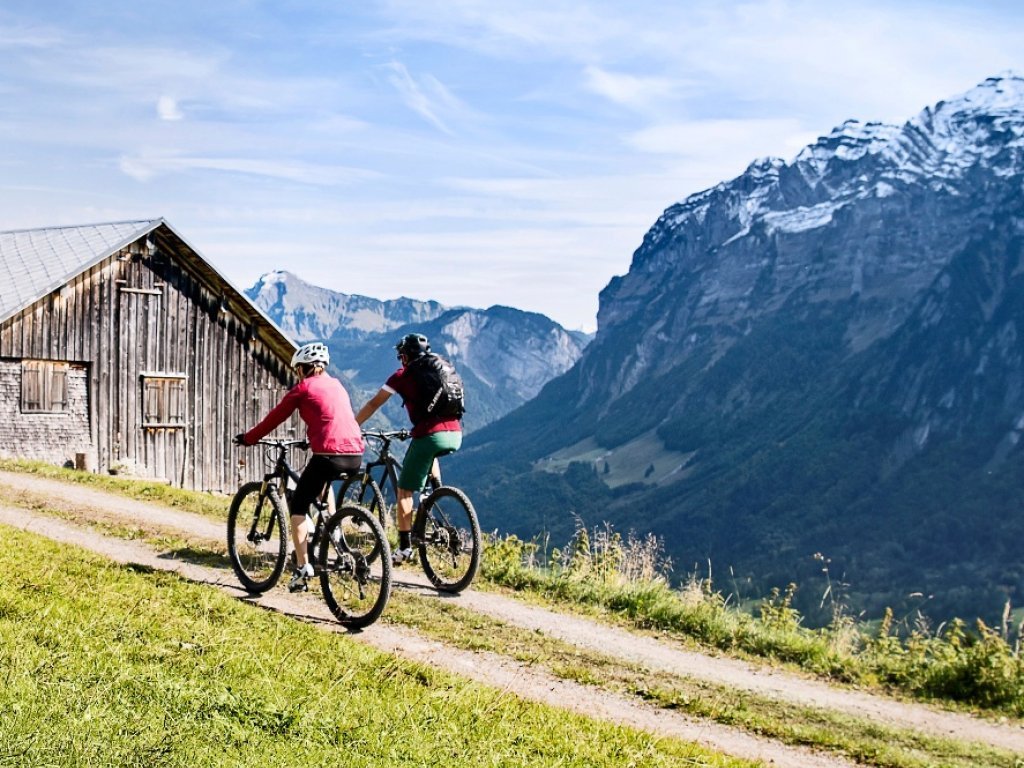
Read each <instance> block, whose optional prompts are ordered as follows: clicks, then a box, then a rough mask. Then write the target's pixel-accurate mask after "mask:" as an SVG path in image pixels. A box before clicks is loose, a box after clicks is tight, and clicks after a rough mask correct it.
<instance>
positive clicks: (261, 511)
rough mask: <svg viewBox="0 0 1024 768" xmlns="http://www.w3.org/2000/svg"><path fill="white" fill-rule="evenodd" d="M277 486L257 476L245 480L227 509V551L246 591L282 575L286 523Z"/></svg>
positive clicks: (267, 584) (259, 589) (262, 588)
mask: <svg viewBox="0 0 1024 768" xmlns="http://www.w3.org/2000/svg"><path fill="white" fill-rule="evenodd" d="M285 521H286V514H285V509H284V503H283V502H282V501H281V496H280V494H278V492H277V488H275V487H274V486H273V485H268V486H267V490H266V493H264V492H263V483H262V482H260V481H258V480H256V481H253V482H251V483H246V484H245V485H243V486H242V487H241V488H239V489H238V492H237V493H236V494H235V496H234V498H233V499H232V500H231V508H230V509H229V510H228V555H229V557H230V559H231V567H232V569H233V570H234V572H235V575H236V576H237V577H238V580H239V581H240V582H241V583H242V586H243V587H244V588H245V589H246V590H247V591H249V592H255V593H260V592H266V591H267V590H268V589H270V588H271V587H273V586H274V585H275V584H276V583H277V580H278V579H280V578H281V573H282V572H283V571H284V564H285V559H286V558H287V556H288V537H287V531H288V526H287V523H286V522H285Z"/></svg>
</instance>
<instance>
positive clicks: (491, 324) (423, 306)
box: [247, 272, 588, 431]
mask: <svg viewBox="0 0 1024 768" xmlns="http://www.w3.org/2000/svg"><path fill="white" fill-rule="evenodd" d="M247 293H248V295H249V296H250V298H252V299H253V301H254V302H255V303H256V304H257V306H259V307H260V308H261V309H263V310H264V311H265V312H266V313H267V314H268V315H269V316H270V317H271V318H272V319H273V320H274V321H275V322H276V323H277V324H278V325H280V326H281V327H282V329H284V330H285V331H286V332H287V333H288V334H289V335H291V336H292V338H294V339H296V340H299V341H306V340H311V339H322V340H324V341H325V342H326V343H327V345H328V346H329V347H330V349H331V360H332V364H333V365H334V367H335V369H336V371H337V372H339V373H340V374H341V375H342V376H343V377H344V378H345V379H346V380H347V381H348V382H349V383H350V384H351V385H352V386H353V387H354V388H355V389H356V394H358V398H357V399H358V400H362V399H365V398H366V397H368V396H370V395H371V394H372V393H373V392H376V391H377V389H378V388H379V387H380V385H381V384H383V383H384V381H385V379H386V378H387V377H388V376H389V375H390V374H391V373H392V372H393V371H394V370H395V367H396V365H397V363H396V361H395V353H394V345H395V342H396V341H397V340H398V339H399V338H401V336H403V335H404V334H406V333H413V332H416V333H423V334H425V335H426V336H427V337H428V338H429V339H430V343H431V347H432V348H433V349H434V351H436V352H439V353H440V354H443V355H445V356H446V357H449V358H450V359H451V360H453V361H454V362H455V363H456V365H457V367H458V369H459V372H460V374H461V375H462V376H463V378H464V379H465V380H466V389H467V407H468V410H467V414H466V418H465V420H464V425H465V426H466V428H467V431H469V430H472V429H475V428H478V427H481V426H483V425H485V424H487V423H489V422H491V421H493V420H494V419H496V418H498V417H499V416H503V415H504V414H506V413H508V412H509V411H511V410H513V409H514V408H516V407H518V406H520V405H522V404H523V403H524V402H526V401H527V400H529V399H530V398H532V397H534V396H535V395H536V394H537V393H538V392H539V391H540V389H541V388H542V387H543V386H544V384H546V383H547V382H548V381H550V380H551V379H552V378H554V377H556V376H558V375H560V374H562V373H565V371H567V370H568V369H569V368H571V367H572V365H573V364H574V363H575V362H576V360H577V359H579V356H580V353H581V351H582V350H583V348H584V347H585V346H586V343H587V341H588V339H586V338H580V336H579V335H578V334H571V333H569V332H567V331H566V330H565V329H564V328H562V327H561V326H560V325H558V324H557V323H555V322H554V321H552V320H550V319H549V318H547V317H544V316H543V315H538V314H535V313H530V312H522V311H520V310H517V309H512V308H509V307H498V306H496V307H491V308H489V309H470V308H465V307H463V308H454V309H452V308H447V307H444V306H442V305H440V304H438V303H437V302H433V301H417V300H414V299H405V298H403V299H397V300H393V301H378V300H377V299H371V298H367V297H365V296H352V295H348V294H343V293H337V292H335V291H331V290H328V289H325V288H320V287H317V286H314V285H310V284H308V283H305V282H303V281H302V280H300V279H299V278H297V277H296V276H295V275H292V274H290V273H288V272H272V273H269V274H267V275H264V276H263V277H262V278H261V279H260V280H259V281H258V282H257V283H256V285H254V286H253V287H252V288H251V289H249V290H248V291H247ZM386 413H387V415H388V416H389V417H390V418H391V419H393V420H395V421H396V422H398V423H402V422H403V420H404V415H403V414H402V413H401V412H400V411H399V410H398V409H397V408H394V407H392V408H389V410H388V411H387V412H386Z"/></svg>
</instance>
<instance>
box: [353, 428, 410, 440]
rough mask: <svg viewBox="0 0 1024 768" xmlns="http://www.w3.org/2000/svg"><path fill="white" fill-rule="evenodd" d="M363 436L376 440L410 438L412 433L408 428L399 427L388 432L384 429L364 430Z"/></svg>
mask: <svg viewBox="0 0 1024 768" xmlns="http://www.w3.org/2000/svg"><path fill="white" fill-rule="evenodd" d="M363 437H372V438H374V439H376V440H385V441H390V440H408V439H409V438H410V437H411V435H410V434H409V430H407V429H399V430H397V431H394V432H387V431H385V430H383V429H371V430H364V431H363Z"/></svg>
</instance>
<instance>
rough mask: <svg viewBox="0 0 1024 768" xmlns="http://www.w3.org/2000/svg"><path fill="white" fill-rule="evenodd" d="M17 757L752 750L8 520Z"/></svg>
mask: <svg viewBox="0 0 1024 768" xmlns="http://www.w3.org/2000/svg"><path fill="white" fill-rule="evenodd" d="M0 544H2V546H0V572H2V573H4V574H5V578H4V579H3V580H0V677H2V681H3V684H2V685H0V765H2V764H6V765H33V766H36V765H40V766H42V765H54V766H64V765H67V766H79V765H104V766H107V765H111V766H179V765H180V766H196V765H203V766H206V765H211V766H221V765H224V766H228V765H230V766H240V765H285V766H288V765H296V766H308V765H319V764H323V763H325V762H326V763H327V764H344V765H351V766H381V765H410V766H419V765H423V766H426V765H445V766H452V767H453V768H458V767H459V766H473V767H474V768H477V767H478V766H520V765H543V766H547V765H550V766H621V765H637V766H669V765H673V766H674V765H709V766H742V765H749V763H745V762H743V761H738V760H733V759H729V758H724V757H719V756H715V755H713V754H710V753H708V752H706V751H704V750H702V749H700V748H697V747H695V746H692V745H688V744H685V743H683V742H680V741H677V740H673V739H662V738H655V737H652V736H650V735H646V734H643V733H639V732H636V731H633V730H630V729H626V728H620V727H615V726H611V725H607V724H603V723H599V722H596V721H592V720H589V719H587V718H584V717H579V716H575V715H572V714H567V713H566V712H563V711H558V710H554V709H552V708H549V707H545V706H540V705H534V704H530V703H525V702H523V701H521V700H519V699H517V698H515V697H514V696H510V695H508V694H507V693H504V692H502V691H497V690H494V689H491V688H488V687H486V686H482V685H478V684H475V683H471V682H467V681H465V680H461V679H459V678H457V677H454V676H452V675H449V674H446V673H443V672H441V671H439V670H436V669H433V668H430V667H427V666H423V665H419V664H415V663H412V662H406V661H403V660H400V659H396V658H394V657H392V656H390V655H387V654H384V653H380V652H377V651H374V650H372V649H370V648H368V647H366V646H364V645H362V644H360V643H357V642H354V641H352V640H351V639H350V638H347V637H345V636H344V635H339V634H333V633H328V632H324V631H323V630H322V629H317V628H316V627H313V626H310V625H306V624H303V623H301V622H296V621H295V620H293V619H289V618H286V617H282V616H279V615H276V614H273V613H270V612H266V611H263V610H260V609H258V608H255V607H253V606H250V605H247V604H245V603H242V602H239V601H237V600H234V599H232V598H230V597H228V596H226V595H224V594H223V593H221V592H219V591H217V590H215V589H211V588H209V587H203V586H200V585H194V584H191V583H188V582H186V581H184V580H182V579H180V578H178V577H177V576H174V575H171V574H166V573H160V572H151V571H149V570H148V569H143V568H131V567H122V566H117V565H112V564H110V563H109V562H108V561H105V560H103V559H102V558H99V557H95V556H91V555H88V554H86V553H83V552H82V551H80V550H77V549H75V548H72V547H68V546H65V545H58V544H55V543H53V542H50V541H48V540H43V539H40V538H39V537H35V536H32V535H30V534H26V533H22V532H18V531H13V530H11V529H7V528H0Z"/></svg>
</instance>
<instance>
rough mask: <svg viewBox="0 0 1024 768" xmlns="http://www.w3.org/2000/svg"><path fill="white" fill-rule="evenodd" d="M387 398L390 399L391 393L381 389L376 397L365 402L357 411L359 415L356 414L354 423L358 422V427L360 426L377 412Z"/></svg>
mask: <svg viewBox="0 0 1024 768" xmlns="http://www.w3.org/2000/svg"><path fill="white" fill-rule="evenodd" d="M389 397H391V391H390V390H388V389H381V390H379V391H378V392H377V394H376V395H374V396H373V397H371V398H370V399H369V400H367V401H366V404H365V405H363V407H362V408H360V409H359V413H357V414H356V422H358V424H359V426H362V425H363V422H365V421H366V420H367V419H369V418H370V417H371V416H373V414H375V413H376V412H377V409H378V408H380V407H381V406H382V405H384V403H386V402H387V401H388V398H389Z"/></svg>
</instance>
